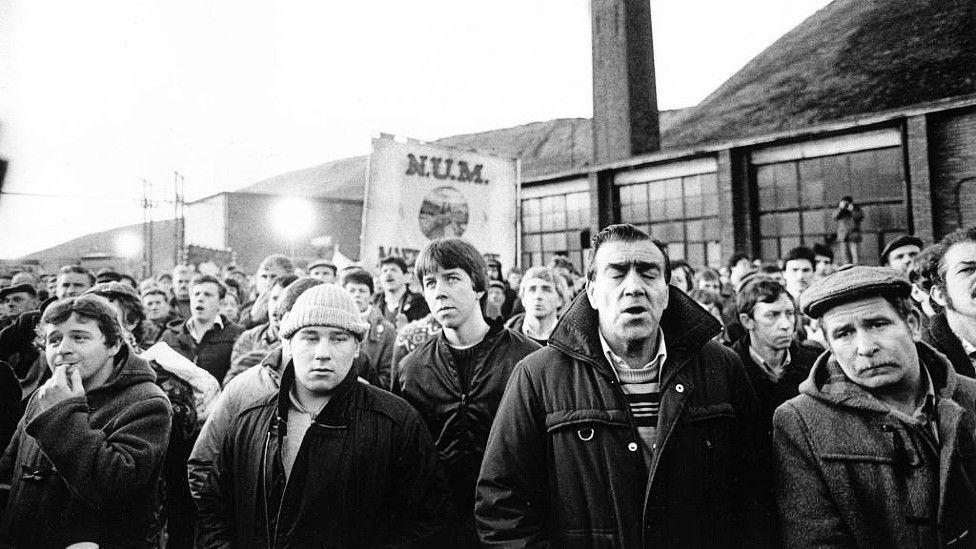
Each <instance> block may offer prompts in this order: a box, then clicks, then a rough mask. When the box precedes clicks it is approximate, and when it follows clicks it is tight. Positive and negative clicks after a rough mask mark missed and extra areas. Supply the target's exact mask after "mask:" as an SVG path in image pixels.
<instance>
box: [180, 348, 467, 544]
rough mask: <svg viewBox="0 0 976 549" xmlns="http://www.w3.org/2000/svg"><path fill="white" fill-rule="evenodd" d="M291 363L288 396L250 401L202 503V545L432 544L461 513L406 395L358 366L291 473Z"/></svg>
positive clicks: (284, 383) (285, 384)
mask: <svg viewBox="0 0 976 549" xmlns="http://www.w3.org/2000/svg"><path fill="white" fill-rule="evenodd" d="M294 383H295V372H294V366H293V365H292V364H291V363H289V365H288V366H287V367H286V368H285V371H284V373H283V375H282V378H281V388H280V390H279V392H278V393H276V394H274V395H271V396H269V397H266V398H264V399H262V400H260V401H258V402H256V403H254V404H251V405H249V406H246V407H245V408H244V409H243V410H242V411H241V412H240V414H238V416H237V417H236V418H235V421H234V424H233V427H232V429H231V430H230V431H229V432H228V433H227V435H226V437H225V439H224V441H223V444H222V445H221V447H222V451H221V453H220V455H219V457H218V459H217V463H216V465H215V467H214V468H213V469H211V470H210V475H209V478H208V479H207V482H206V484H205V486H204V489H203V492H202V494H201V496H202V497H201V498H200V500H199V517H200V522H199V531H200V535H199V537H198V545H197V546H198V547H203V548H209V547H235V548H250V547H276V548H279V547H280V548H285V547H344V548H345V547H381V546H382V547H414V546H417V547H425V546H426V545H425V540H426V539H428V538H429V537H431V536H433V535H435V534H437V533H438V532H439V531H440V530H441V529H442V528H443V527H444V526H445V525H447V524H448V522H449V519H450V517H451V508H450V504H449V502H448V497H447V492H446V489H445V485H444V479H443V476H442V474H441V472H440V469H439V464H438V462H437V456H436V453H435V452H434V448H433V444H432V442H431V439H430V435H429V434H428V433H427V430H426V429H425V428H424V425H423V423H422V422H421V421H420V418H419V417H418V416H417V413H416V411H414V410H413V409H412V408H411V407H410V406H409V405H408V404H407V403H406V402H404V401H403V400H402V399H400V398H397V397H394V396H393V395H391V394H389V393H388V392H386V391H384V390H382V389H377V388H375V387H372V386H369V385H366V384H364V383H360V382H358V381H357V380H356V374H355V372H354V371H353V370H351V371H350V374H349V375H347V376H346V379H345V380H343V381H342V382H341V383H340V384H339V386H338V387H337V388H336V389H335V392H334V393H333V395H332V398H331V399H330V400H329V402H328V403H327V404H326V405H325V407H324V408H323V409H322V411H321V412H319V414H318V415H317V416H316V418H315V421H314V422H313V423H312V425H311V426H310V427H309V428H308V431H306V433H305V435H304V438H303V439H302V443H301V448H300V449H299V451H298V454H297V456H296V457H295V462H294V465H293V467H292V469H291V473H290V476H289V477H288V478H287V480H286V478H285V474H284V469H283V465H282V462H281V450H282V447H283V446H284V444H285V438H286V437H287V436H288V433H287V425H288V423H287V417H288V408H289V406H290V402H291V401H290V398H289V391H291V389H292V386H293V385H294Z"/></svg>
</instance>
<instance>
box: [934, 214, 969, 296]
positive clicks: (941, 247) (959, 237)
mask: <svg viewBox="0 0 976 549" xmlns="http://www.w3.org/2000/svg"><path fill="white" fill-rule="evenodd" d="M960 242H976V227H967V228H961V229H956V230H955V231H953V232H951V233H949V234H947V235H946V236H945V238H943V239H942V240H941V241H940V242H939V243H938V244H937V245H936V247H935V249H934V250H933V251H932V252H931V253H932V262H933V263H934V264H935V270H934V271H933V274H934V276H933V277H932V285H933V286H938V287H939V288H941V289H942V290H945V275H946V269H948V265H946V264H945V255H946V252H948V251H949V248H951V247H952V246H954V245H956V244H959V243H960ZM926 250H928V248H926Z"/></svg>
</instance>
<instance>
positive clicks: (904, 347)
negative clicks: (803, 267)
mask: <svg viewBox="0 0 976 549" xmlns="http://www.w3.org/2000/svg"><path fill="white" fill-rule="evenodd" d="M910 293H911V283H910V282H909V281H908V279H907V278H906V277H905V275H904V274H903V273H902V272H901V271H896V270H894V269H889V268H885V267H844V268H841V269H840V270H839V271H837V272H836V273H834V274H832V275H830V276H828V277H826V278H824V279H822V280H820V281H818V282H817V283H816V284H814V285H813V286H811V287H810V289H808V290H807V291H806V292H804V294H803V296H802V298H801V306H802V308H803V311H804V313H806V314H807V315H809V316H810V317H811V318H817V319H821V324H820V326H821V329H822V330H823V334H824V340H825V341H826V343H827V351H828V352H826V353H824V354H823V355H821V356H820V358H819V359H818V360H817V362H816V363H815V364H814V366H813V368H812V369H811V371H810V375H809V376H808V377H807V379H806V380H805V381H804V382H803V384H802V385H801V386H800V395H799V396H797V397H795V398H793V399H791V400H789V401H787V402H786V403H784V404H783V405H782V406H780V407H779V408H777V410H776V413H775V415H774V416H773V442H774V447H775V457H776V473H777V475H776V492H777V494H776V495H777V504H778V508H779V517H780V521H781V528H782V532H783V543H784V546H786V547H826V546H830V547H973V546H974V537H976V485H974V483H973V479H974V478H976V413H974V412H976V404H974V402H976V381H974V380H972V379H970V378H967V377H964V376H961V375H959V374H957V373H956V371H955V370H954V369H953V367H952V364H951V363H950V362H949V361H948V360H947V359H946V357H945V356H944V355H942V354H941V353H939V352H937V351H935V349H933V348H932V347H930V346H929V345H928V344H926V343H924V342H921V341H920V330H919V318H918V312H917V310H916V309H915V308H914V307H913V306H912V304H911V301H910V297H909V296H910Z"/></svg>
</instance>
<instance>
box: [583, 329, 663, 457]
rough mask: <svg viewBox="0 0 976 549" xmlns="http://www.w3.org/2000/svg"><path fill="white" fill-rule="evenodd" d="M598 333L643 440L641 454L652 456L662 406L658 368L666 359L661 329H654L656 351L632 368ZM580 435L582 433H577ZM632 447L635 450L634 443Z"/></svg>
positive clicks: (604, 352)
mask: <svg viewBox="0 0 976 549" xmlns="http://www.w3.org/2000/svg"><path fill="white" fill-rule="evenodd" d="M599 335H600V345H601V346H602V347H603V354H604V356H605V357H607V361H608V362H610V366H611V367H612V368H613V372H614V374H615V375H616V376H617V381H619V382H620V389H621V390H622V391H623V393H624V397H626V399H627V405H628V407H629V408H630V412H631V415H633V417H634V423H635V424H636V426H637V433H638V434H639V435H640V438H641V442H643V449H644V455H645V456H646V457H647V458H648V460H650V459H652V455H653V452H654V449H655V439H656V437H657V422H658V417H659V413H660V410H661V388H660V387H661V386H660V382H661V371H662V370H663V369H664V363H665V362H666V361H667V359H668V348H667V345H665V343H664V331H663V330H661V329H660V328H658V330H657V354H656V355H655V356H654V358H652V359H651V361H650V362H648V363H647V364H645V365H643V366H641V367H640V368H638V369H634V368H631V367H630V366H629V365H628V364H627V362H626V361H625V360H624V359H622V358H620V357H619V356H617V354H616V353H614V352H613V351H612V350H611V349H610V344H609V343H607V340H606V339H604V337H603V334H599ZM580 436H581V437H582V436H583V434H581V435H580ZM632 451H637V444H636V443H633V447H632Z"/></svg>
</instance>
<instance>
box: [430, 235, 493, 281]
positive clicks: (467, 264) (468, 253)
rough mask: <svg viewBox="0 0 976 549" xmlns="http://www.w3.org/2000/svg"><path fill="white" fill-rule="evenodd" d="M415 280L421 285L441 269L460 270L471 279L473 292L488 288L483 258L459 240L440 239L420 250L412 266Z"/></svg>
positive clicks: (475, 249)
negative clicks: (428, 276) (426, 278)
mask: <svg viewBox="0 0 976 549" xmlns="http://www.w3.org/2000/svg"><path fill="white" fill-rule="evenodd" d="M413 269H414V272H415V273H416V274H417V280H419V281H420V282H421V284H423V281H424V277H425V276H427V275H431V274H434V273H435V272H437V271H438V270H441V269H461V270H462V271H464V272H465V273H467V274H468V276H469V277H471V283H472V285H473V286H474V291H476V292H484V291H486V290H487V287H488V266H487V264H486V263H485V258H484V257H482V255H481V254H480V253H479V252H478V249H477V248H475V247H474V245H472V244H471V243H470V242H468V241H467V240H463V239H460V238H441V239H438V240H435V241H433V242H431V243H430V244H428V245H427V246H425V247H424V249H423V250H420V255H418V256H417V261H416V262H414V265H413Z"/></svg>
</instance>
